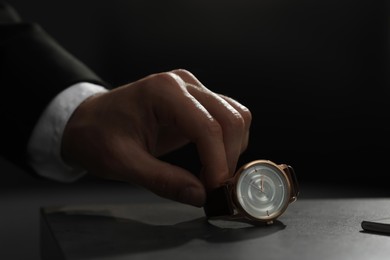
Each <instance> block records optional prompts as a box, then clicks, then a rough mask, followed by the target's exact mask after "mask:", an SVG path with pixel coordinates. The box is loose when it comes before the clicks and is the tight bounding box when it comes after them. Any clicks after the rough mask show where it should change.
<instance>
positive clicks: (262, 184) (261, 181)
mask: <svg viewBox="0 0 390 260" xmlns="http://www.w3.org/2000/svg"><path fill="white" fill-rule="evenodd" d="M260 191H261V192H264V179H263V177H261V179H260Z"/></svg>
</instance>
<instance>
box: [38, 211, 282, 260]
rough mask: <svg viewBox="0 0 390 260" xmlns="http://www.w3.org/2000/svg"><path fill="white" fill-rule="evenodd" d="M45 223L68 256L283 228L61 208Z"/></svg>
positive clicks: (224, 239)
mask: <svg viewBox="0 0 390 260" xmlns="http://www.w3.org/2000/svg"><path fill="white" fill-rule="evenodd" d="M46 223H50V229H51V231H50V232H48V233H47V235H48V234H49V233H50V234H56V238H55V239H56V240H57V242H56V243H57V244H60V245H61V251H62V252H65V254H66V256H67V257H69V259H73V258H77V259H79V258H83V259H84V258H87V259H93V258H95V257H107V256H111V257H114V256H115V255H117V256H118V255H127V254H134V253H142V252H146V251H147V252H151V251H155V250H164V249H169V248H174V247H179V246H181V245H184V244H186V243H189V242H191V241H193V240H204V241H206V242H209V243H230V242H237V241H243V240H249V239H254V238H259V237H264V236H268V235H270V234H273V233H275V232H278V231H279V230H282V229H284V228H285V225H284V224H283V223H282V222H280V221H276V222H275V223H274V224H273V225H260V226H259V225H257V226H255V225H249V224H247V223H240V222H237V221H231V222H230V221H227V222H214V223H210V222H209V221H208V220H207V219H206V218H205V217H199V218H195V219H192V220H189V221H185V222H179V223H177V224H173V225H156V224H150V223H144V222H143V221H139V220H134V219H128V218H117V217H111V216H106V215H89V214H87V215H85V214H80V213H75V214H72V213H71V214H69V213H64V212H60V213H50V214H47V215H46ZM42 235H43V236H45V233H43V234H42ZM47 235H46V236H47ZM47 239H48V237H46V238H45V237H43V238H42V240H43V241H47ZM43 249H44V248H43ZM51 250H53V249H52V248H51ZM67 259H68V258H67Z"/></svg>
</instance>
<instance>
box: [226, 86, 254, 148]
mask: <svg viewBox="0 0 390 260" xmlns="http://www.w3.org/2000/svg"><path fill="white" fill-rule="evenodd" d="M220 96H221V97H222V98H223V99H225V100H226V101H227V102H229V104H230V105H231V106H232V107H234V108H235V109H236V110H237V111H238V112H239V113H240V114H241V116H242V118H243V120H244V129H245V130H244V136H243V138H242V143H241V153H242V152H244V151H245V150H246V149H247V147H248V142H249V135H250V127H251V123H252V113H251V112H250V110H249V109H248V108H247V107H245V106H243V105H242V104H241V103H239V102H237V101H236V100H234V99H232V98H230V97H227V96H224V95H221V94H220Z"/></svg>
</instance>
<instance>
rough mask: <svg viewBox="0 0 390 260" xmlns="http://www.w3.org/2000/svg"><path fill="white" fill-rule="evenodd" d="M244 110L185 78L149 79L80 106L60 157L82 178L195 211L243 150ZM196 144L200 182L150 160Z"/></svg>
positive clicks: (178, 73) (180, 73)
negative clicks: (138, 190)
mask: <svg viewBox="0 0 390 260" xmlns="http://www.w3.org/2000/svg"><path fill="white" fill-rule="evenodd" d="M250 124H251V113H250V111H249V110H248V109H247V108H246V107H244V106H243V105H241V104H240V103H238V102H237V101H235V100H233V99H231V98H229V97H226V96H223V95H220V94H216V93H214V92H212V91H210V90H209V89H207V88H206V87H205V86H203V84H202V83H201V82H200V81H199V80H198V79H197V78H196V77H195V76H194V75H192V74H191V73H190V72H188V71H186V70H174V71H171V72H164V73H158V74H153V75H150V76H148V77H145V78H143V79H141V80H139V81H136V82H133V83H130V84H127V85H124V86H120V87H118V88H115V89H113V90H110V91H108V92H107V93H103V94H98V95H96V96H93V97H91V98H89V99H87V100H86V101H84V102H83V103H82V104H81V105H80V106H79V107H78V108H77V109H76V111H75V112H74V114H73V115H72V117H71V118H70V120H69V122H68V124H67V126H66V128H65V131H64V135H63V140H62V156H63V158H64V159H65V161H68V162H72V163H76V164H78V165H80V166H81V167H83V168H84V169H86V170H87V171H88V172H89V173H90V174H94V175H97V176H100V177H102V178H107V179H115V180H121V181H127V182H132V183H136V184H139V185H142V186H144V187H145V188H147V189H149V190H151V191H152V192H154V193H156V194H158V195H160V196H162V197H165V198H169V199H172V200H175V201H180V202H183V203H187V204H191V205H194V206H202V205H203V204H204V202H205V199H206V192H207V191H209V190H211V189H213V188H216V187H218V186H220V184H221V183H222V182H224V181H225V180H226V179H228V178H229V177H231V176H232V174H233V173H234V171H235V169H236V164H237V161H238V158H239V156H240V154H241V153H242V152H243V151H244V150H245V149H246V148H247V145H248V138H249V128H250ZM188 142H193V143H194V144H195V145H196V148H197V151H198V154H199V159H200V162H201V164H202V170H201V173H200V178H197V177H196V176H195V175H193V174H192V173H190V172H188V171H187V170H185V169H183V168H181V167H178V166H175V165H172V164H169V163H167V162H164V161H161V160H158V159H157V157H158V156H160V155H163V154H165V153H167V152H170V151H172V150H174V149H177V148H179V147H181V146H183V145H185V144H187V143H188Z"/></svg>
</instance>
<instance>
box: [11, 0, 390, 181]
mask: <svg viewBox="0 0 390 260" xmlns="http://www.w3.org/2000/svg"><path fill="white" fill-rule="evenodd" d="M8 2H9V3H10V4H11V5H13V6H14V7H15V8H16V9H17V10H18V11H19V13H20V14H21V16H22V17H23V18H24V19H25V20H26V21H32V22H37V23H39V24H41V26H42V27H43V28H44V29H45V30H46V31H47V32H48V33H49V34H51V35H52V36H53V37H54V38H55V39H56V40H57V41H58V42H59V43H60V44H61V45H62V46H64V47H65V48H66V49H67V50H68V51H70V52H71V53H72V54H74V55H75V56H76V57H78V58H79V59H80V60H81V61H83V62H84V63H85V64H87V65H88V66H89V67H91V68H92V69H93V70H94V71H95V72H96V73H97V74H98V75H100V76H101V77H102V78H103V79H104V80H106V81H107V82H109V83H110V84H112V85H113V86H119V85H122V84H125V83H128V82H131V81H134V80H137V79H139V78H141V77H143V76H146V75H148V74H150V73H155V72H161V71H166V70H171V69H176V68H184V69H188V70H190V71H191V72H193V73H194V74H195V75H196V76H197V77H198V78H199V79H200V80H201V81H202V82H203V83H204V84H205V85H206V86H207V87H208V88H210V89H211V90H213V91H215V92H219V93H222V94H225V95H228V96H231V97H234V98H235V99H237V100H238V101H240V102H242V103H243V104H244V105H246V106H247V107H248V108H249V109H250V110H251V111H252V114H253V125H252V132H251V139H250V144H249V147H248V150H247V151H246V152H245V153H244V154H243V155H242V157H241V162H240V164H243V163H245V162H248V161H250V160H254V159H270V160H273V161H275V162H278V163H288V164H291V165H292V166H293V167H294V168H295V170H296V172H297V174H298V178H299V179H300V180H301V181H315V182H317V181H320V182H343V183H344V182H360V183H369V184H373V185H377V181H378V179H377V177H379V178H381V179H380V180H383V178H385V177H386V176H387V175H388V166H387V162H388V156H389V152H388V145H389V140H388V137H387V135H388V133H389V128H388V127H387V121H388V119H389V109H388V101H387V100H388V98H389V93H390V92H389V90H388V86H387V66H388V58H389V56H388V35H389V33H388V25H387V24H388V10H389V8H388V4H387V2H385V1H370V0H365V1H363V0H329V1H313V0H294V1H291V0H263V1H258V0H240V1H238V0H237V1H232V0H213V1H210V0H196V1H182V0H174V1H160V0H137V1H135V0H134V1H131V0H128V1H124V0H122V1H119V0H111V1H90V0H88V1H75V0H68V1H48V0H35V1H27V0H10V1H8ZM165 159H167V160H171V161H173V162H175V163H178V164H181V165H183V166H184V167H188V168H190V169H191V170H193V171H194V172H196V171H197V169H198V167H199V165H198V161H197V156H196V153H195V152H194V149H193V147H191V146H188V147H186V148H184V149H182V150H180V151H179V152H177V153H175V154H172V155H168V156H166V157H165ZM381 183H382V184H384V183H385V182H381Z"/></svg>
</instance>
